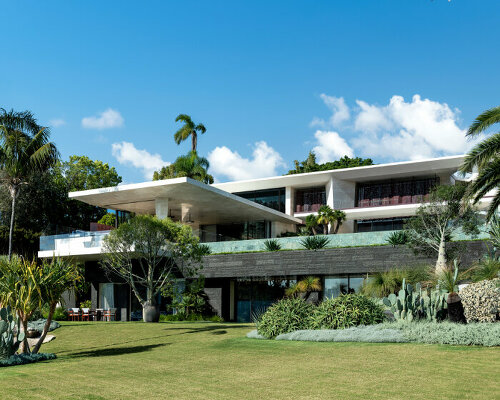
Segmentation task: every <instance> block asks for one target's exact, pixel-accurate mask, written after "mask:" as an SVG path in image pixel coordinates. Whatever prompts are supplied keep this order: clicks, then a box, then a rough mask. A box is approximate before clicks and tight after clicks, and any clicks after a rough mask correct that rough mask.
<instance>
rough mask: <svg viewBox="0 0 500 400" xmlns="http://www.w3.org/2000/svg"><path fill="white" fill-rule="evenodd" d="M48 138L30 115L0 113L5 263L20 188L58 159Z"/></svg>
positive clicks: (27, 112) (0, 173)
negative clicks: (7, 201) (6, 208)
mask: <svg viewBox="0 0 500 400" xmlns="http://www.w3.org/2000/svg"><path fill="white" fill-rule="evenodd" d="M49 137H50V130H49V128H45V127H42V126H39V125H38V124H37V122H36V119H35V118H34V117H33V114H32V113H31V112H29V111H23V112H16V111H14V110H11V111H8V112H7V111H6V110H4V109H3V108H2V109H0V179H1V180H2V182H3V184H4V185H5V186H6V187H7V189H8V190H9V193H10V196H11V198H12V210H11V217H10V231H9V259H10V256H11V254H12V235H13V231H14V216H15V207H16V199H17V197H18V196H19V192H20V190H21V187H22V186H23V185H26V184H27V182H28V178H29V177H30V175H32V174H35V173H39V172H44V171H46V170H47V169H49V168H50V167H51V166H53V165H54V164H55V163H56V162H57V160H58V158H59V153H58V151H57V148H56V146H55V144H54V143H52V142H49Z"/></svg>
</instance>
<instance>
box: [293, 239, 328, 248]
mask: <svg viewBox="0 0 500 400" xmlns="http://www.w3.org/2000/svg"><path fill="white" fill-rule="evenodd" d="M329 242H330V239H328V238H327V237H325V236H308V237H306V238H304V239H302V240H301V241H300V244H301V245H302V246H304V247H305V248H306V249H307V250H318V249H323V248H324V247H326V245H327V244H328V243H329Z"/></svg>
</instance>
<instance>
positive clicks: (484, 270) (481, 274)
mask: <svg viewBox="0 0 500 400" xmlns="http://www.w3.org/2000/svg"><path fill="white" fill-rule="evenodd" d="M465 275H466V276H467V277H470V278H471V279H472V281H473V282H480V281H484V280H492V279H495V278H499V277H500V258H499V257H497V256H496V255H495V253H494V252H490V253H489V254H487V255H486V257H484V258H483V259H482V260H481V261H479V262H478V263H477V264H476V265H474V266H473V267H471V268H469V269H468V270H467V271H466V272H465Z"/></svg>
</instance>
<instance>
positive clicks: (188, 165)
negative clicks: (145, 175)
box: [153, 151, 214, 183]
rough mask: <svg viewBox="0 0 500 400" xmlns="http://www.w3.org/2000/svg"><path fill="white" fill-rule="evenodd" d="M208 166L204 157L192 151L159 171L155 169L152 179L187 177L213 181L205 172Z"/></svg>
mask: <svg viewBox="0 0 500 400" xmlns="http://www.w3.org/2000/svg"><path fill="white" fill-rule="evenodd" d="M209 166H210V164H209V162H208V160H207V159H206V158H205V157H199V156H198V154H197V153H196V152H195V151H194V152H193V151H192V152H190V153H189V154H188V155H185V156H180V157H177V159H176V160H175V162H174V163H172V164H170V165H167V166H165V167H163V168H162V169H161V170H160V171H155V172H154V174H153V180H154V181H157V180H161V179H171V178H183V177H187V178H191V179H194V180H197V181H200V182H203V183H214V177H213V176H212V175H210V174H209V173H208V172H207V171H208V168H209Z"/></svg>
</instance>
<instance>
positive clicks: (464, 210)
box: [405, 184, 479, 275]
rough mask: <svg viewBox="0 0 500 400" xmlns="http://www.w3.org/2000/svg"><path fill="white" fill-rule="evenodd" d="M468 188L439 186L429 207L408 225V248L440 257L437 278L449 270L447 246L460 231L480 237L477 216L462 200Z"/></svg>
mask: <svg viewBox="0 0 500 400" xmlns="http://www.w3.org/2000/svg"><path fill="white" fill-rule="evenodd" d="M466 190H467V186H466V185H463V184H456V185H442V186H436V187H435V188H434V189H433V190H432V191H431V193H430V196H429V203H426V204H423V205H421V206H420V207H419V208H418V210H417V212H416V215H415V217H413V218H410V219H409V220H408V222H407V223H406V225H405V229H407V231H408V233H409V241H408V245H409V246H410V247H411V248H412V249H413V250H414V251H416V252H426V253H428V254H435V253H437V255H438V257H437V261H436V266H435V272H436V274H438V275H439V274H441V273H442V272H443V271H445V270H446V269H447V267H446V265H447V250H448V249H447V245H448V243H449V242H450V241H451V240H452V238H453V234H454V233H456V232H457V230H458V229H459V228H461V229H462V230H463V232H464V233H466V234H472V235H474V234H478V233H479V230H478V224H479V218H478V214H477V212H476V211H475V210H474V209H473V208H472V207H471V206H470V205H469V204H468V203H466V205H465V206H463V205H462V199H463V197H464V195H465V193H466Z"/></svg>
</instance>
